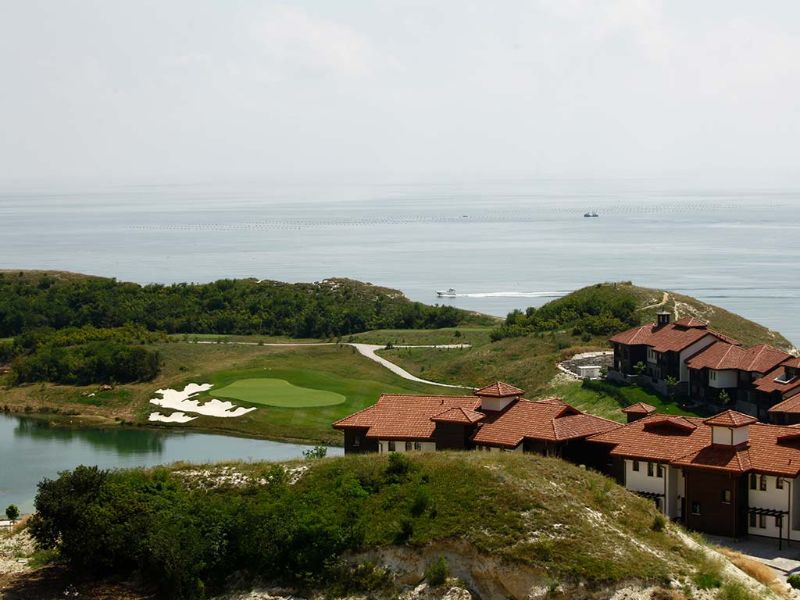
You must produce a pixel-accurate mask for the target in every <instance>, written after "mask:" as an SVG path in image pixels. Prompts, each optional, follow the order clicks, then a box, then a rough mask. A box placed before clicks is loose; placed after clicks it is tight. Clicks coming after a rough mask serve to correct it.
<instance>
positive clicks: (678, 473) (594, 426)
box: [333, 352, 800, 541]
mask: <svg viewBox="0 0 800 600" xmlns="http://www.w3.org/2000/svg"><path fill="white" fill-rule="evenodd" d="M757 355H758V353H757V352H756V353H754V354H753V356H754V357H756V356H757ZM737 364H738V363H737ZM742 364H744V363H742ZM748 366H749V365H748ZM704 368H710V367H704ZM759 368H760V367H759ZM748 372H749V371H748ZM523 394H524V392H523V390H521V389H519V388H516V387H514V386H512V385H509V384H507V383H502V382H497V383H494V384H492V385H490V386H487V387H484V388H481V389H479V390H476V391H475V392H474V393H473V394H472V395H470V396H410V395H398V394H383V395H382V396H381V397H380V398H379V400H378V401H377V402H376V403H375V404H374V405H373V406H371V407H369V408H365V409H363V410H361V411H359V412H357V413H354V414H352V415H350V416H349V417H345V418H344V419H341V420H339V421H337V422H335V423H334V424H333V427H334V428H336V429H338V430H341V431H343V432H344V440H345V453H347V454H352V453H365V452H377V453H389V452H400V453H403V452H433V451H437V450H472V451H478V452H502V451H505V452H519V453H537V454H543V455H547V456H555V457H560V458H563V459H565V460H568V461H570V462H572V463H575V464H579V465H585V466H587V467H590V468H593V469H596V470H598V471H601V472H604V473H606V474H608V475H611V476H613V477H614V478H615V479H616V480H617V481H618V482H619V483H620V484H621V485H623V486H625V487H626V488H627V489H628V490H630V491H632V492H635V493H637V494H639V495H641V496H643V497H645V498H649V499H650V500H652V501H653V502H654V503H655V504H656V506H657V507H658V509H659V510H661V511H662V512H663V513H664V515H666V516H667V517H669V518H671V519H673V520H676V521H679V522H681V523H683V524H685V525H686V526H687V527H689V528H691V529H694V530H697V531H702V532H705V533H712V534H717V535H725V536H731V537H742V536H745V535H748V534H749V535H760V536H766V537H773V538H776V539H778V540H781V541H782V540H784V539H786V540H794V541H800V487H799V486H800V427H792V426H780V425H770V424H765V423H759V422H758V421H757V419H756V418H754V417H753V416H750V415H746V414H743V413H741V412H737V411H733V410H726V411H724V412H722V413H720V414H718V415H715V416H713V417H711V418H707V419H702V418H698V417H686V416H675V415H663V414H657V413H656V409H655V408H654V407H653V406H650V405H648V404H645V403H638V404H634V405H632V406H629V407H627V408H625V409H623V411H622V412H624V413H625V415H626V417H627V424H624V425H623V424H620V423H617V422H614V421H610V420H608V419H603V418H600V417H596V416H593V415H588V414H585V413H583V412H581V411H580V410H578V409H576V408H574V407H572V406H570V405H569V404H566V403H564V402H563V401H561V400H559V399H557V398H549V399H545V400H538V401H532V400H527V399H525V398H523V397H522V395H523ZM798 411H799V412H800V407H798Z"/></svg>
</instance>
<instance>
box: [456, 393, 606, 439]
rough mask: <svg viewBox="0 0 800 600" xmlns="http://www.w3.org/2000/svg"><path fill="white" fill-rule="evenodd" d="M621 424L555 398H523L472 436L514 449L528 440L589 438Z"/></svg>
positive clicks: (483, 425)
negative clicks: (539, 399)
mask: <svg viewBox="0 0 800 600" xmlns="http://www.w3.org/2000/svg"><path fill="white" fill-rule="evenodd" d="M618 427H620V425H619V423H616V422H614V421H609V420H608V419H603V418H601V417H595V416H593V415H586V414H583V413H582V412H581V411H579V410H577V409H576V408H573V407H571V406H569V405H568V404H564V403H562V402H555V401H553V399H550V400H545V401H542V402H532V401H530V400H525V399H520V400H518V401H517V402H515V403H514V404H512V405H511V406H510V407H509V408H507V409H506V410H505V411H503V412H502V413H500V414H499V415H497V416H496V417H494V418H492V419H491V420H490V421H488V422H485V423H483V424H481V425H480V426H479V428H478V431H476V432H475V435H473V437H472V441H473V442H475V443H476V444H481V445H488V446H504V447H508V448H513V447H516V446H517V445H519V443H520V442H522V441H523V440H524V439H532V440H539V441H546V442H559V441H564V440H569V439H575V438H581V437H586V436H589V435H592V434H596V433H601V432H605V431H610V430H611V429H617V428H618Z"/></svg>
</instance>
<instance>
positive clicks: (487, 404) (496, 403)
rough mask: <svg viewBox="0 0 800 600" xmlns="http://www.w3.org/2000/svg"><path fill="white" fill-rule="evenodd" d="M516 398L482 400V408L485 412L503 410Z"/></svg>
mask: <svg viewBox="0 0 800 600" xmlns="http://www.w3.org/2000/svg"><path fill="white" fill-rule="evenodd" d="M513 401H514V398H513V397H512V398H481V407H482V408H483V409H484V410H503V409H504V408H505V407H506V406H508V405H509V404H510V403H511V402H513Z"/></svg>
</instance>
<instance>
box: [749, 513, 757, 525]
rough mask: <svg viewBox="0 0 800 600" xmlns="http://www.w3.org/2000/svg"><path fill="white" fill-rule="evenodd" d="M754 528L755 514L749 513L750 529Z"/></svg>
mask: <svg viewBox="0 0 800 600" xmlns="http://www.w3.org/2000/svg"><path fill="white" fill-rule="evenodd" d="M755 526H756V513H752V512H751V513H750V527H755Z"/></svg>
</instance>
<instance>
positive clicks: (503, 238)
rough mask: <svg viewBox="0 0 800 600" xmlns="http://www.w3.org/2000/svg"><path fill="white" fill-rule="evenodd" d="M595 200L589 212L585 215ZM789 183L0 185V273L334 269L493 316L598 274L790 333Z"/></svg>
mask: <svg viewBox="0 0 800 600" xmlns="http://www.w3.org/2000/svg"><path fill="white" fill-rule="evenodd" d="M587 210H595V211H597V212H598V213H599V215H600V217H599V218H597V219H586V218H583V213H584V212H585V211H587ZM799 214H800V188H797V189H794V188H792V189H786V188H782V189H769V188H758V189H756V188H753V189H739V188H736V189H734V188H730V189H727V188H724V187H698V186H694V187H692V186H688V185H687V186H682V185H681V184H680V183H678V182H675V181H670V182H653V181H641V180H636V181H614V182H608V181H602V182H596V181H578V182H565V181H533V182H515V183H483V184H480V185H453V184H450V185H442V184H417V185H369V184H359V185H355V184H353V185H247V186H245V185H225V186H221V185H207V184H202V185H201V184H197V185H174V186H168V185H161V186H106V187H99V186H94V187H90V186H87V187H58V188H55V187H44V186H42V187H31V186H17V187H14V186H6V187H3V188H0V268H3V267H5V268H25V269H34V268H36V269H64V270H71V271H82V272H86V273H93V274H97V275H108V276H114V277H117V278H119V279H123V280H133V281H137V282H142V283H144V282H165V283H166V282H176V281H209V280H213V279H216V278H221V277H257V278H260V279H277V280H284V281H315V280H320V279H323V278H326V277H334V276H344V277H352V278H355V279H361V280H364V281H370V282H373V283H378V284H383V285H387V286H391V287H396V288H399V289H401V290H403V291H404V292H405V293H406V294H407V295H409V296H410V297H411V298H413V299H416V300H421V301H424V302H436V301H437V300H436V296H435V294H434V291H435V290H436V289H442V288H450V287H453V288H455V289H456V290H457V292H458V293H459V294H460V295H459V297H458V298H456V299H453V300H447V302H451V303H453V304H454V305H456V306H461V307H464V308H470V309H474V310H479V311H483V312H488V313H492V314H496V315H505V314H506V313H507V312H508V311H510V310H512V309H514V308H524V307H527V306H530V305H534V306H535V305H539V304H541V303H543V302H545V301H546V300H547V299H548V298H550V297H553V296H556V295H558V294H560V293H563V292H565V291H568V290H572V289H575V288H577V287H580V286H583V285H586V284H590V283H594V282H598V281H621V280H632V281H634V282H635V283H637V284H639V285H644V286H652V287H663V288H669V289H673V290H676V291H681V292H686V293H688V294H691V295H693V296H697V297H699V298H700V299H702V300H706V301H708V302H711V303H714V304H718V305H720V306H723V307H724V308H727V309H729V310H732V311H735V312H738V313H740V314H742V315H745V316H746V317H748V318H750V319H753V320H756V321H759V322H761V323H764V324H765V325H768V326H769V327H772V328H773V329H777V330H779V331H781V332H782V333H783V334H784V335H786V336H787V337H788V338H789V339H791V340H793V341H794V342H800V320H798V319H797V318H796V317H795V314H796V313H795V310H796V309H797V306H798V303H797V298H798V292H800V280H799V279H798V275H800V266H799V265H800V219H798V215H799Z"/></svg>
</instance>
